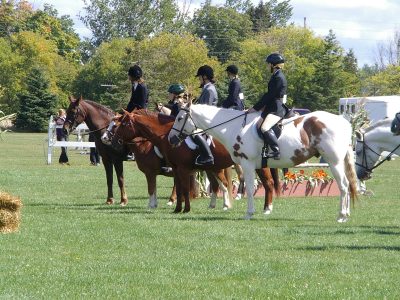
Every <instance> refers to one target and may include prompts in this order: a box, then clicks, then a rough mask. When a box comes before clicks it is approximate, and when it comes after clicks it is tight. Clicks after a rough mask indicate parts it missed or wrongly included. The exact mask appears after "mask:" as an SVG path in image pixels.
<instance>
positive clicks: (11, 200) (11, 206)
mask: <svg viewBox="0 0 400 300" xmlns="http://www.w3.org/2000/svg"><path fill="white" fill-rule="evenodd" d="M21 206H22V202H21V199H20V198H19V197H16V196H13V195H10V194H8V193H6V192H2V191H0V209H3V208H4V209H8V210H11V211H18V210H19V209H20V208H21Z"/></svg>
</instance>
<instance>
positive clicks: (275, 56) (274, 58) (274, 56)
mask: <svg viewBox="0 0 400 300" xmlns="http://www.w3.org/2000/svg"><path fill="white" fill-rule="evenodd" d="M265 61H266V62H267V63H270V64H272V65H273V66H275V65H277V64H283V63H284V62H285V59H284V58H283V56H282V55H280V54H279V53H271V54H270V55H268V56H267V58H266V59H265Z"/></svg>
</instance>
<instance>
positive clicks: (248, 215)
mask: <svg viewBox="0 0 400 300" xmlns="http://www.w3.org/2000/svg"><path fill="white" fill-rule="evenodd" d="M252 218H253V214H246V215H245V216H244V219H245V220H251V219H252Z"/></svg>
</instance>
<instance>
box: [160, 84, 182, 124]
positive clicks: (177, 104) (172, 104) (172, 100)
mask: <svg viewBox="0 0 400 300" xmlns="http://www.w3.org/2000/svg"><path fill="white" fill-rule="evenodd" d="M168 100H169V101H168V104H166V105H165V106H164V105H163V104H161V103H158V104H157V110H158V111H159V112H162V113H164V114H169V115H171V116H174V117H176V116H177V115H178V113H179V110H180V109H181V106H182V104H184V103H185V87H184V86H183V85H181V84H179V83H174V84H171V85H170V87H169V88H168Z"/></svg>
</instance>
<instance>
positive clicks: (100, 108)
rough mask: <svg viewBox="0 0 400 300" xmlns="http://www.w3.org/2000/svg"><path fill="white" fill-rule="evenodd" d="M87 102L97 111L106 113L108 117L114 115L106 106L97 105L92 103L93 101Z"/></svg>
mask: <svg viewBox="0 0 400 300" xmlns="http://www.w3.org/2000/svg"><path fill="white" fill-rule="evenodd" d="M85 102H86V103H88V104H89V105H91V106H94V107H95V108H96V109H98V110H100V111H102V112H104V113H106V114H107V115H113V114H114V111H113V110H112V109H111V108H109V107H107V106H104V105H102V104H100V103H97V102H95V101H92V100H85Z"/></svg>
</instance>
